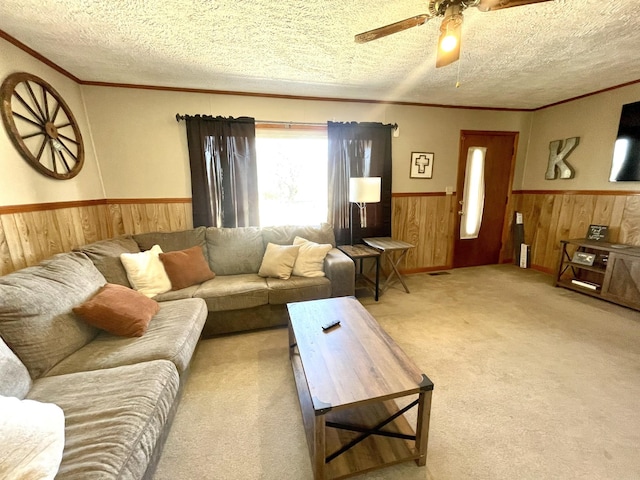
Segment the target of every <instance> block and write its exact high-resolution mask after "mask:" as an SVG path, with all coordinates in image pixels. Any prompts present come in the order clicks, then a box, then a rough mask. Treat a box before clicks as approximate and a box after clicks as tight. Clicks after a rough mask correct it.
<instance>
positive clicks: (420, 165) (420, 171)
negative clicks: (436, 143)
mask: <svg viewBox="0 0 640 480" xmlns="http://www.w3.org/2000/svg"><path fill="white" fill-rule="evenodd" d="M432 174H433V153H425V152H411V171H410V174H409V178H431V175H432Z"/></svg>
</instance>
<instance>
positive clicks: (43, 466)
mask: <svg viewBox="0 0 640 480" xmlns="http://www.w3.org/2000/svg"><path fill="white" fill-rule="evenodd" d="M63 450H64V412H63V411H62V409H61V408H60V407H58V406H57V405H55V404H53V403H41V402H36V401H34V400H19V399H17V398H15V397H3V396H0V478H2V479H5V478H6V479H12V480H14V479H15V480H41V479H53V478H54V477H55V476H56V473H57V472H58V468H59V467H60V462H61V461H62V451H63Z"/></svg>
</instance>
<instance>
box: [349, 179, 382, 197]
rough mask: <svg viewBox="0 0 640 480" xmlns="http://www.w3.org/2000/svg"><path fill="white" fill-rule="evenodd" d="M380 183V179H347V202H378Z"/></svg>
mask: <svg viewBox="0 0 640 480" xmlns="http://www.w3.org/2000/svg"><path fill="white" fill-rule="evenodd" d="M380 181H381V179H380V177H351V178H350V179H349V201H350V202H354V203H377V202H379V201H380Z"/></svg>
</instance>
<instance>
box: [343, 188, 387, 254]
mask: <svg viewBox="0 0 640 480" xmlns="http://www.w3.org/2000/svg"><path fill="white" fill-rule="evenodd" d="M380 182H381V178H380V177H351V178H350V179H349V202H351V206H350V213H351V215H350V219H349V229H350V231H351V245H353V204H354V203H355V204H356V205H357V206H358V208H359V209H360V228H361V229H362V228H367V203H378V202H379V201H380Z"/></svg>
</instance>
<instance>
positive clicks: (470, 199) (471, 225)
mask: <svg viewBox="0 0 640 480" xmlns="http://www.w3.org/2000/svg"><path fill="white" fill-rule="evenodd" d="M486 153H487V149H486V147H470V148H469V151H468V153H467V169H466V170H465V177H464V193H463V197H462V219H461V221H460V238H461V239H467V238H478V233H479V232H480V226H481V224H482V214H483V211H484V160H485V155H486Z"/></svg>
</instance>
